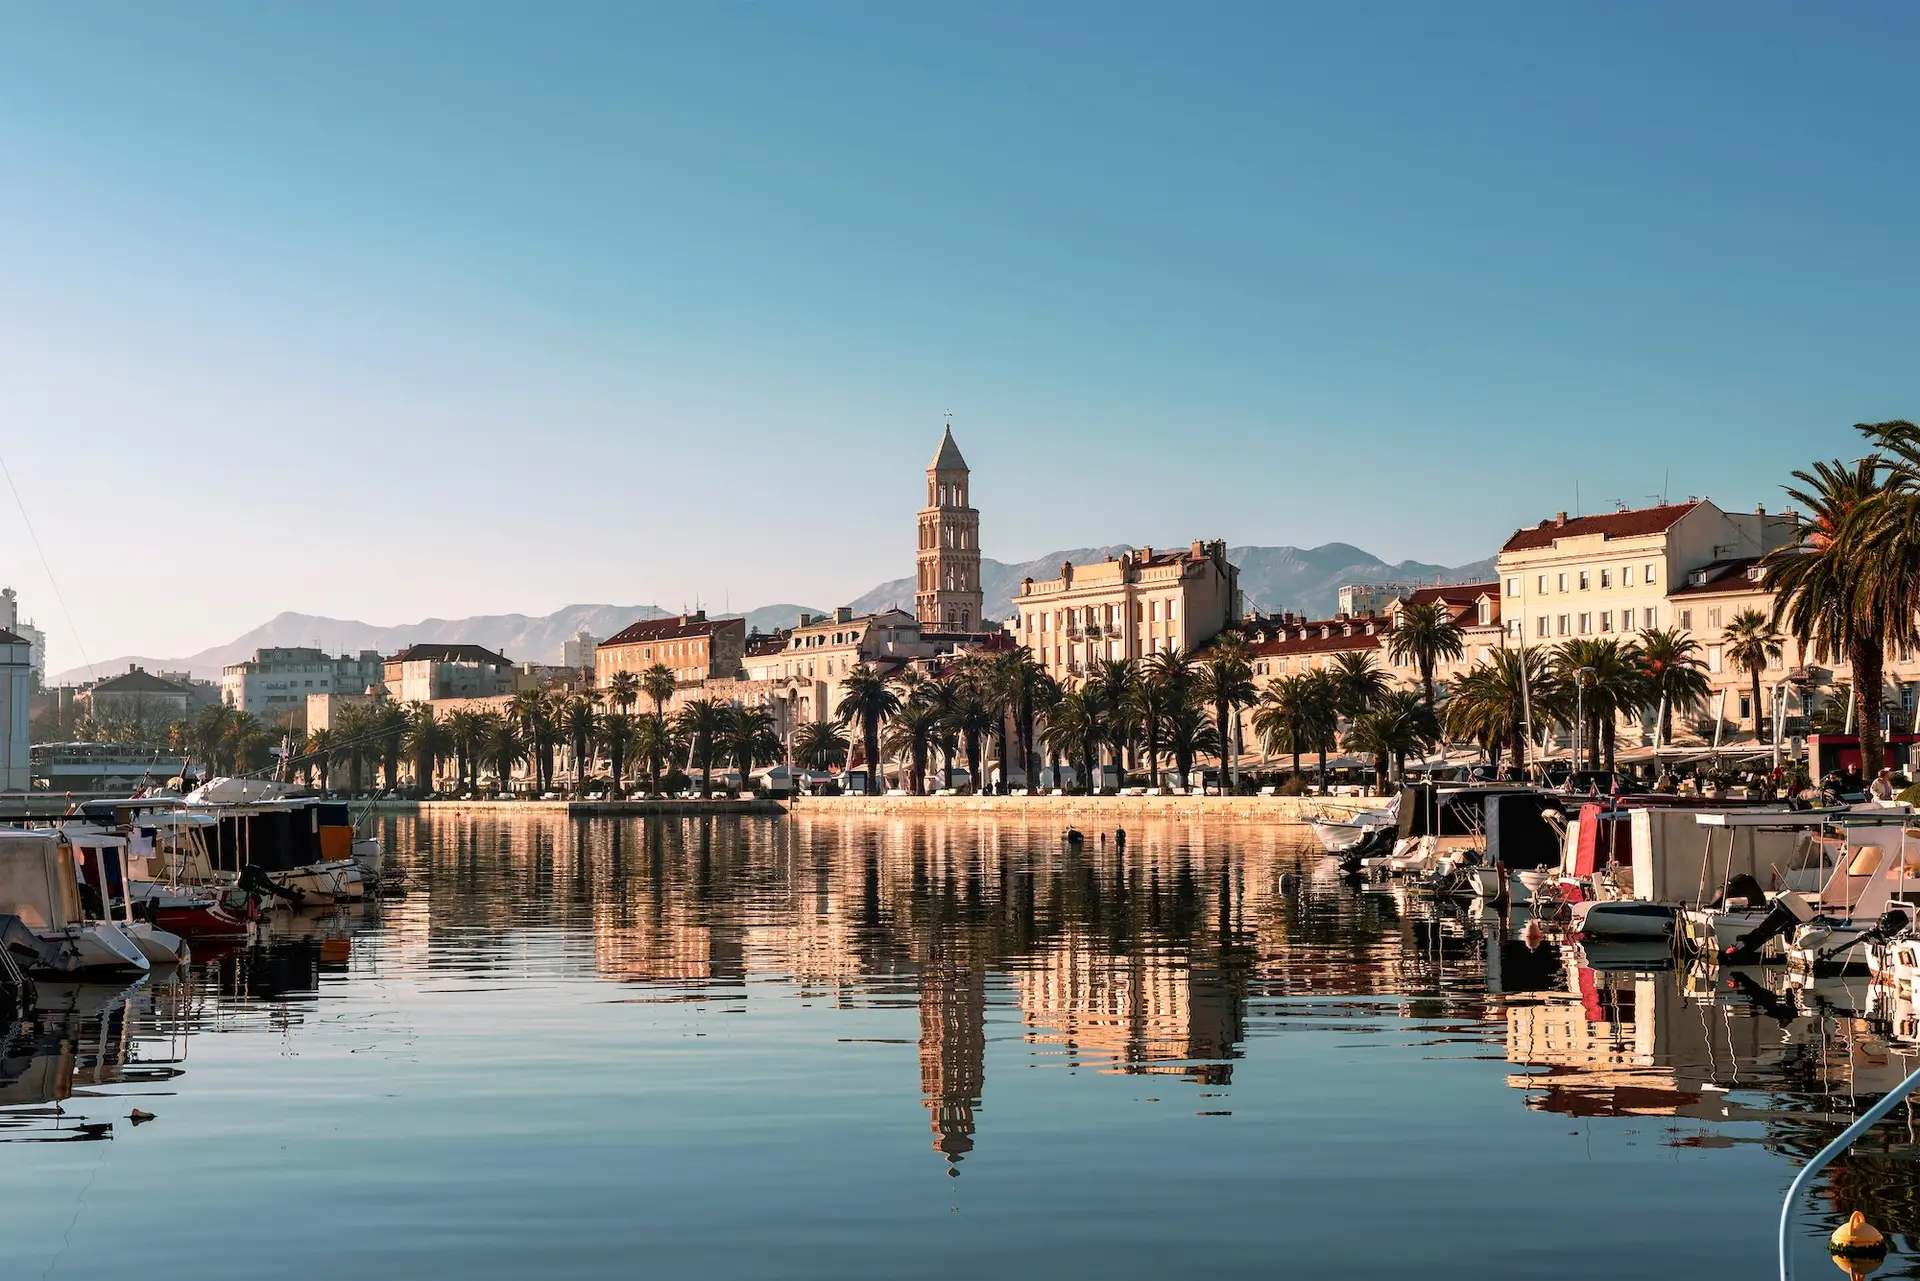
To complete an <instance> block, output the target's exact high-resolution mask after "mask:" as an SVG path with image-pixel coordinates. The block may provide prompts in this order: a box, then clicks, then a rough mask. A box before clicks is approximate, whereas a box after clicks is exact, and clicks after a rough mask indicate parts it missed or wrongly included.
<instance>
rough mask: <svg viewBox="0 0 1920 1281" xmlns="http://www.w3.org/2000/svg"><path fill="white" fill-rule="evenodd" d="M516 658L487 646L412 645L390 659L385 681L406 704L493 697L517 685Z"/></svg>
mask: <svg viewBox="0 0 1920 1281" xmlns="http://www.w3.org/2000/svg"><path fill="white" fill-rule="evenodd" d="M517 673H518V668H516V667H515V665H514V662H513V660H512V659H510V658H508V657H506V656H505V655H504V654H496V653H494V652H493V651H492V650H490V649H488V648H487V647H486V646H484V645H459V644H452V645H449V644H439V643H433V644H420V645H409V646H407V647H406V648H405V649H403V650H401V651H400V652H399V653H398V654H395V655H394V656H393V657H392V658H389V659H387V660H386V662H385V663H384V664H382V667H381V681H382V683H383V684H385V685H386V687H387V693H388V695H389V696H390V697H392V698H396V699H398V700H399V701H401V702H403V703H431V702H433V701H434V700H436V699H442V698H493V697H496V696H498V695H501V694H511V693H513V692H514V690H515V689H516V688H517V679H518V677H517Z"/></svg>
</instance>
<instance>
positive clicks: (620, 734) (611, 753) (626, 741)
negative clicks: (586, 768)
mask: <svg viewBox="0 0 1920 1281" xmlns="http://www.w3.org/2000/svg"><path fill="white" fill-rule="evenodd" d="M641 719H642V720H643V721H644V720H649V718H647V717H642V718H641ZM633 731H634V720H633V717H632V716H630V715H629V714H627V713H626V712H608V713H607V714H606V715H605V716H602V717H601V718H600V720H599V723H598V724H597V725H595V726H594V736H595V738H596V739H598V741H599V743H600V747H601V750H602V751H604V752H606V754H607V771H608V772H609V773H610V774H611V775H612V776H613V795H615V796H618V795H620V794H621V791H620V788H621V782H622V780H623V779H624V778H625V777H626V773H627V753H628V751H629V750H630V748H631V744H632V740H633Z"/></svg>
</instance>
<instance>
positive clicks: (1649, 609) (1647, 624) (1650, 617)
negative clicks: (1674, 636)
mask: <svg viewBox="0 0 1920 1281" xmlns="http://www.w3.org/2000/svg"><path fill="white" fill-rule="evenodd" d="M1654 617H1655V615H1654V612H1653V606H1651V605H1649V606H1647V621H1646V622H1645V623H1644V624H1643V626H1644V627H1645V628H1646V629H1647V630H1648V631H1652V630H1653V629H1654V627H1655V623H1654V621H1653V620H1654Z"/></svg>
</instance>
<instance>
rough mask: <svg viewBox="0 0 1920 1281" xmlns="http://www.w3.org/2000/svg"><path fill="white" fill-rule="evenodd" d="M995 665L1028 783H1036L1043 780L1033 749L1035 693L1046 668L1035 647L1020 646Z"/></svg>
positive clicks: (1036, 709) (1005, 779) (1031, 784)
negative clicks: (1012, 722) (1034, 654)
mask: <svg viewBox="0 0 1920 1281" xmlns="http://www.w3.org/2000/svg"><path fill="white" fill-rule="evenodd" d="M996 667H997V669H998V672H999V683H1000V689H1001V695H1002V697H1003V698H1004V699H1005V700H1006V703H1007V709H1008V711H1009V713H1010V714H1011V715H1012V717H1013V721H1014V737H1015V746H1016V747H1017V748H1018V750H1019V752H1020V772H1021V775H1022V776H1023V778H1024V779H1025V782H1026V785H1027V786H1028V787H1030V788H1031V787H1034V786H1035V785H1037V784H1038V783H1039V781H1040V778H1039V775H1040V762H1039V760H1038V759H1037V758H1036V757H1035V755H1034V750H1033V723H1034V715H1035V714H1036V713H1037V712H1038V711H1039V710H1040V709H1039V707H1038V704H1037V699H1036V695H1037V693H1038V692H1039V689H1040V682H1041V681H1043V680H1046V679H1048V678H1047V669H1046V668H1044V667H1042V666H1041V665H1040V662H1039V660H1038V659H1036V658H1035V657H1034V656H1033V651H1032V650H1030V649H1027V648H1026V647H1025V646H1021V647H1020V648H1018V649H1012V650H1009V651H1008V652H1007V653H1005V654H1003V655H1001V657H1000V659H999V661H998V663H997V664H996ZM1001 781H1002V782H1007V781H1008V776H1007V775H1006V773H1005V772H1004V771H1002V773H1001Z"/></svg>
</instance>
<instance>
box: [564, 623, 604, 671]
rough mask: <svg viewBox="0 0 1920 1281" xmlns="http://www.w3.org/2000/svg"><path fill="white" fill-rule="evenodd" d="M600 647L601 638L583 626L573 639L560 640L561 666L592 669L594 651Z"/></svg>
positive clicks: (585, 669)
mask: <svg viewBox="0 0 1920 1281" xmlns="http://www.w3.org/2000/svg"><path fill="white" fill-rule="evenodd" d="M599 648H600V638H599V637H598V636H595V635H594V634H593V633H592V632H590V631H588V630H587V629H586V628H584V627H582V628H581V629H580V630H579V631H578V632H576V633H574V636H573V638H572V639H571V640H564V641H561V642H560V666H562V667H572V668H575V669H578V670H584V671H592V670H593V655H594V651H595V650H597V649H599Z"/></svg>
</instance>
